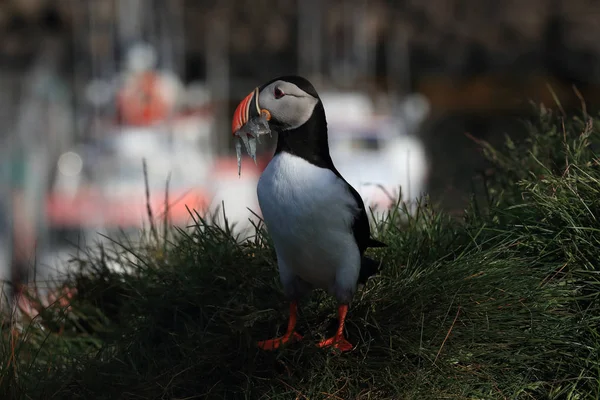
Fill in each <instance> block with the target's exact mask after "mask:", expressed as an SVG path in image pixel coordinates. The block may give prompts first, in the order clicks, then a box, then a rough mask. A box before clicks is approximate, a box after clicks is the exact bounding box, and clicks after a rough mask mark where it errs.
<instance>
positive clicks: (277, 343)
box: [256, 332, 302, 350]
mask: <svg viewBox="0 0 600 400" xmlns="http://www.w3.org/2000/svg"><path fill="white" fill-rule="evenodd" d="M300 340H302V335H300V334H299V333H297V332H292V333H289V334H286V335H284V336H282V337H278V338H275V339H269V340H261V341H260V342H258V343H257V344H256V345H257V346H258V347H259V348H261V349H263V350H276V349H278V348H279V347H281V346H282V345H284V344H286V343H290V342H291V343H293V342H298V341H300Z"/></svg>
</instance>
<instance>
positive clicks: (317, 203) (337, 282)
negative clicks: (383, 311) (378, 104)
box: [232, 75, 386, 352]
mask: <svg viewBox="0 0 600 400" xmlns="http://www.w3.org/2000/svg"><path fill="white" fill-rule="evenodd" d="M261 113H262V115H266V116H267V117H268V121H269V127H270V129H271V130H273V131H275V132H277V133H278V136H277V146H276V149H275V153H274V155H273V157H272V159H271V161H270V162H269V163H268V165H267V167H266V168H265V169H264V171H263V173H262V174H261V176H260V178H259V181H258V185H257V195H258V203H259V207H260V210H261V212H262V218H263V221H264V223H265V225H266V227H267V232H268V234H269V235H270V236H271V239H272V241H273V244H274V248H275V253H276V257H277V265H278V269H279V277H280V281H281V284H282V286H283V291H284V294H285V296H286V297H287V298H288V299H289V301H290V311H289V313H290V314H289V321H288V327H287V331H286V332H285V334H284V335H283V336H281V337H276V338H274V339H268V340H263V341H260V342H258V343H257V345H258V347H259V348H261V349H263V350H274V349H277V348H279V347H280V346H281V345H283V344H285V343H288V342H293V341H298V340H301V339H302V336H301V335H300V334H298V333H297V332H296V330H295V327H296V320H297V313H298V302H299V300H300V299H301V298H302V297H304V296H305V295H306V294H308V293H309V292H310V291H312V290H313V289H316V288H320V289H324V290H326V291H327V292H328V293H329V294H330V295H332V296H335V298H336V300H337V303H338V328H337V331H336V333H335V335H333V336H332V337H330V338H327V339H325V340H323V341H321V342H319V343H318V347H321V348H325V347H333V348H336V349H338V350H340V351H342V352H345V351H349V350H351V349H352V348H353V345H352V344H351V343H350V342H349V341H348V340H347V339H346V337H345V336H344V326H345V321H346V315H347V314H348V306H349V303H350V301H351V299H352V297H353V295H354V294H355V292H356V290H357V288H358V285H359V284H365V283H366V281H367V279H368V278H369V277H371V276H372V275H374V274H376V273H377V272H378V270H379V268H380V265H379V263H378V262H377V261H375V260H373V259H370V258H368V257H366V256H365V251H366V250H367V248H370V247H385V246H386V245H385V244H384V243H382V242H380V241H378V240H375V239H373V238H372V237H371V231H370V225H369V220H368V217H367V212H366V210H365V205H364V203H363V201H362V198H361V197H360V195H359V194H358V192H357V191H356V190H355V189H354V188H353V187H352V186H351V185H350V184H349V183H348V182H347V181H346V180H345V179H344V177H343V176H342V175H341V174H340V173H339V171H338V170H337V169H336V167H335V165H334V164H333V161H332V159H331V156H330V154H329V144H328V137H327V119H326V117H325V109H324V107H323V103H322V102H321V99H320V97H319V94H318V93H317V91H316V90H315V88H314V86H313V85H312V84H311V83H310V82H309V81H308V80H307V79H305V78H303V77H301V76H296V75H289V76H281V77H278V78H275V79H273V80H271V81H269V82H267V83H265V84H263V85H262V86H259V87H257V88H255V89H254V90H253V91H252V92H251V93H250V94H249V95H248V96H246V97H245V98H244V99H243V100H242V101H241V102H240V104H239V105H238V106H237V108H236V110H235V112H234V115H233V121H232V131H233V132H234V134H235V132H238V131H239V130H240V129H241V128H242V127H243V126H244V125H245V124H246V123H247V122H248V121H249V120H250V119H252V118H256V117H257V116H259V115H261Z"/></svg>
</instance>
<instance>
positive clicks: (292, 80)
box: [231, 76, 321, 134]
mask: <svg viewBox="0 0 600 400" xmlns="http://www.w3.org/2000/svg"><path fill="white" fill-rule="evenodd" d="M320 101H321V100H320V99H319V95H318V94H317V91H316V90H315V88H314V87H313V85H312V84H311V83H310V82H309V81H308V80H306V79H305V78H302V77H300V76H283V77H279V78H276V79H273V80H272V81H270V82H267V83H265V84H264V85H262V86H260V87H257V88H255V89H254V90H253V91H252V93H250V94H249V95H248V96H246V97H245V98H244V100H242V101H241V102H240V104H239V105H238V106H237V108H236V110H235V113H234V114H233V121H232V123H231V129H232V131H233V133H234V134H235V132H237V131H238V129H240V128H241V127H242V126H244V124H246V122H248V120H249V119H250V118H253V117H256V116H258V115H260V113H261V112H262V113H265V114H266V115H267V119H268V121H269V125H270V127H271V129H273V130H275V131H278V132H282V131H288V130H292V129H296V128H298V127H300V126H302V125H304V124H305V123H306V122H307V121H308V120H309V119H310V118H311V116H312V114H313V111H314V109H315V106H316V105H317V104H318V103H319V102H320Z"/></svg>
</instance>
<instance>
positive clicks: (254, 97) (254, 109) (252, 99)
mask: <svg viewBox="0 0 600 400" xmlns="http://www.w3.org/2000/svg"><path fill="white" fill-rule="evenodd" d="M259 115H260V107H259V105H258V88H256V89H254V90H253V91H252V92H251V93H250V94H249V95H248V96H246V97H245V98H244V100H242V101H241V102H240V104H238V106H237V108H236V109H235V112H234V113H233V121H231V131H232V133H233V134H234V135H235V133H236V132H237V131H238V130H239V129H240V128H241V127H242V126H244V125H245V124H246V122H248V120H249V119H250V118H253V117H257V116H259Z"/></svg>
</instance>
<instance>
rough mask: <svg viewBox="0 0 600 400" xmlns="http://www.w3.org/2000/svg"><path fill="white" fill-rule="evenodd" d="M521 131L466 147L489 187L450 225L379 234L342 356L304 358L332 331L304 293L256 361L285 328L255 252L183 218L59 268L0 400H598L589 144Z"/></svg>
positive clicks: (598, 307)
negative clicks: (499, 144)
mask: <svg viewBox="0 0 600 400" xmlns="http://www.w3.org/2000/svg"><path fill="white" fill-rule="evenodd" d="M530 131H531V135H530V137H528V138H527V139H526V140H522V141H521V142H519V143H515V142H512V141H510V140H507V142H506V146H505V147H503V148H502V149H494V148H492V147H490V146H489V145H487V144H486V143H480V145H481V147H482V149H483V151H485V153H486V155H487V157H488V159H489V161H490V165H491V166H492V167H493V168H494V173H493V174H491V175H489V176H486V177H485V179H484V184H485V186H486V193H487V194H488V197H487V198H485V199H474V200H473V202H472V206H471V207H470V208H469V209H468V210H466V212H465V214H464V217H462V218H461V219H456V218H453V217H450V216H449V215H446V214H444V213H442V212H440V211H439V210H438V209H437V208H436V207H435V206H432V205H430V204H428V203H427V202H426V201H423V202H422V203H421V204H420V206H419V207H418V211H417V213H416V214H414V215H412V216H411V215H407V214H406V213H403V211H402V210H399V211H398V212H397V213H395V214H393V215H390V216H389V218H388V219H387V220H386V221H384V222H382V223H381V224H380V225H379V226H378V229H377V236H378V238H379V239H380V240H382V241H384V242H386V243H388V245H389V246H388V247H387V248H385V249H378V250H377V251H373V252H372V253H371V255H372V256H373V257H374V258H377V259H381V260H383V262H384V263H385V265H386V267H385V269H384V270H383V271H382V273H381V275H380V276H378V277H376V278H374V279H371V280H370V281H369V282H368V284H367V285H366V286H365V287H364V288H363V289H362V290H361V291H360V292H359V293H358V294H357V296H356V298H355V301H354V302H353V303H352V305H351V308H350V314H349V320H348V325H347V332H348V335H349V339H350V341H351V342H353V343H355V344H356V348H355V349H354V350H353V351H352V352H349V353H346V354H336V353H334V352H333V351H329V350H321V349H318V348H316V347H315V346H314V344H315V343H316V341H317V340H318V339H319V338H321V337H324V336H325V335H328V334H330V333H331V332H332V331H333V330H334V329H335V304H334V301H333V299H331V298H329V297H328V296H326V295H325V294H323V293H321V292H315V293H314V294H313V295H312V296H311V298H310V299H307V301H305V302H304V303H303V304H301V314H300V318H299V329H300V331H301V333H302V334H304V335H305V340H304V341H303V342H300V343H296V344H293V345H290V346H288V347H285V348H283V349H282V350H280V351H277V352H263V351H260V350H259V349H257V348H256V346H255V342H256V341H257V340H260V339H265V338H268V337H271V336H272V335H274V334H276V333H277V332H280V333H281V332H282V330H283V329H284V328H285V325H286V319H287V304H286V303H285V300H284V298H283V295H282V293H281V289H280V285H279V281H278V275H277V267H276V260H275V254H274V251H273V248H272V245H271V243H270V240H269V237H268V235H266V233H265V231H264V229H263V227H262V226H258V227H257V235H256V236H255V237H254V238H253V239H252V240H251V241H249V242H247V243H244V244H238V242H236V240H235V238H234V237H232V235H231V232H230V231H229V230H228V229H220V228H217V227H215V226H214V225H212V224H211V223H209V222H207V221H205V220H203V219H202V218H200V217H199V216H198V215H197V214H195V213H192V215H194V223H193V224H192V226H191V227H189V229H184V230H171V231H170V232H168V233H166V234H163V235H162V237H160V236H159V235H158V234H157V233H156V232H157V231H158V230H157V229H154V230H153V232H154V233H153V234H152V235H148V237H147V238H146V240H145V241H143V242H142V243H137V244H134V243H129V242H127V241H126V240H119V241H115V246H114V248H111V249H108V248H106V249H102V252H101V253H100V255H90V256H89V257H84V258H81V259H78V260H75V261H74V263H75V264H76V265H77V267H78V270H77V272H75V273H74V274H73V276H72V277H71V278H70V283H71V284H72V285H74V286H75V287H76V288H77V296H76V297H75V299H74V300H73V302H72V303H71V309H70V310H69V312H66V310H65V309H64V308H61V306H60V305H58V304H55V305H51V306H49V307H47V308H46V309H45V310H44V311H43V312H42V314H41V315H40V316H39V317H37V318H36V319H34V320H33V321H32V322H29V323H23V324H22V327H21V328H20V329H12V330H11V329H9V328H8V327H4V328H2V329H3V330H2V332H1V333H2V339H1V341H0V346H1V347H0V352H1V354H0V398H2V399H92V398H93V399H194V398H218V399H220V398H228V399H236V398H240V399H288V398H293V399H304V398H306V399H308V398H310V399H316V398H324V399H325V398H326V399H445V398H448V399H508V398H510V399H513V398H515V399H541V398H551V399H564V398H567V399H583V398H598V396H600V373H599V370H600V337H599V327H600V324H599V321H600V312H599V311H600V303H599V298H598V296H599V293H600V291H599V290H598V289H599V288H600V274H599V273H600V267H599V264H598V260H599V259H600V223H599V221H598V218H600V212H599V210H600V159H599V157H598V153H597V152H596V149H595V148H594V144H595V143H598V139H599V137H598V136H599V134H600V129H598V123H597V122H594V121H592V120H591V119H590V118H589V117H588V116H587V115H586V114H585V113H583V115H581V116H568V117H567V116H564V115H562V114H560V113H559V114H556V113H554V112H553V111H551V110H547V109H542V111H541V113H540V118H539V120H537V121H531V129H530ZM94 254H96V253H94ZM109 262H113V263H114V262H116V263H121V264H123V265H126V266H127V267H128V268H129V269H130V271H131V273H129V274H126V275H124V274H117V273H115V272H111V270H110V269H109V268H108V267H107V264H108V263H109Z"/></svg>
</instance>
